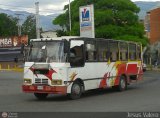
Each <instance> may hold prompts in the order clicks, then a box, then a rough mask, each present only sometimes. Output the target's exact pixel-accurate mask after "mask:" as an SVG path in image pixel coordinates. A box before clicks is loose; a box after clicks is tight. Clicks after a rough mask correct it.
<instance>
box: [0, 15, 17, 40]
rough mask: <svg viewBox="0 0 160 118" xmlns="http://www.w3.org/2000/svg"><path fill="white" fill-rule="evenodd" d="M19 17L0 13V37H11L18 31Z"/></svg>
mask: <svg viewBox="0 0 160 118" xmlns="http://www.w3.org/2000/svg"><path fill="white" fill-rule="evenodd" d="M16 24H17V19H16V18H13V17H11V16H8V15H7V14H4V13H2V14H0V37H11V36H15V35H17V34H18V33H17V32H18V31H17V30H18V29H17V26H16Z"/></svg>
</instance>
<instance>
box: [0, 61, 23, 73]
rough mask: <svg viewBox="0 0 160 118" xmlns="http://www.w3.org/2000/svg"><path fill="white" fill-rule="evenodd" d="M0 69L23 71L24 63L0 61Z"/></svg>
mask: <svg viewBox="0 0 160 118" xmlns="http://www.w3.org/2000/svg"><path fill="white" fill-rule="evenodd" d="M0 71H17V72H22V71H23V63H15V62H0Z"/></svg>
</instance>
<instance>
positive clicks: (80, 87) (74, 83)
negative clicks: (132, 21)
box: [22, 37, 143, 99]
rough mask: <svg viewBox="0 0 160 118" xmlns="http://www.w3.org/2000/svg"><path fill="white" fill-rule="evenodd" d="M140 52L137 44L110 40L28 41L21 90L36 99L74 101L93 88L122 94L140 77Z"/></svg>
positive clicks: (69, 38)
mask: <svg viewBox="0 0 160 118" xmlns="http://www.w3.org/2000/svg"><path fill="white" fill-rule="evenodd" d="M141 52H142V46H141V44H138V43H134V42H126V41H117V40H112V39H98V38H81V37H60V38H45V39H44V38H43V39H31V40H30V46H29V51H28V54H27V56H26V62H25V66H24V82H23V85H22V89H23V91H24V92H26V93H34V95H35V96H36V97H37V98H38V99H45V98H46V97H47V95H48V94H65V95H67V94H68V95H69V96H70V98H71V99H78V98H80V96H81V95H82V93H83V92H84V91H87V90H91V89H97V88H110V87H114V88H117V89H118V90H119V91H123V90H125V89H126V88H127V85H129V84H130V83H131V82H133V81H137V80H140V79H141V78H142V74H143V71H142V63H141Z"/></svg>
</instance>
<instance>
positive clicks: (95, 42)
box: [84, 38, 98, 62]
mask: <svg viewBox="0 0 160 118" xmlns="http://www.w3.org/2000/svg"><path fill="white" fill-rule="evenodd" d="M88 42H93V44H94V45H95V51H93V52H94V53H96V54H95V55H94V56H95V57H96V59H94V60H87V59H86V54H87V47H86V46H87V44H88ZM84 48H85V49H84V50H85V62H98V56H97V53H98V52H97V39H96V38H93V39H91V38H86V39H85V46H84Z"/></svg>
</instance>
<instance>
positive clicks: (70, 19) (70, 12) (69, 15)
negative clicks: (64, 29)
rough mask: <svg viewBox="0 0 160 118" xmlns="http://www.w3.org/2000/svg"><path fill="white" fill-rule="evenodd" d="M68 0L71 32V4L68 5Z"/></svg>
mask: <svg viewBox="0 0 160 118" xmlns="http://www.w3.org/2000/svg"><path fill="white" fill-rule="evenodd" d="M70 3H71V2H70V0H69V30H70V32H71V30H72V28H71V26H72V22H71V6H70Z"/></svg>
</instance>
